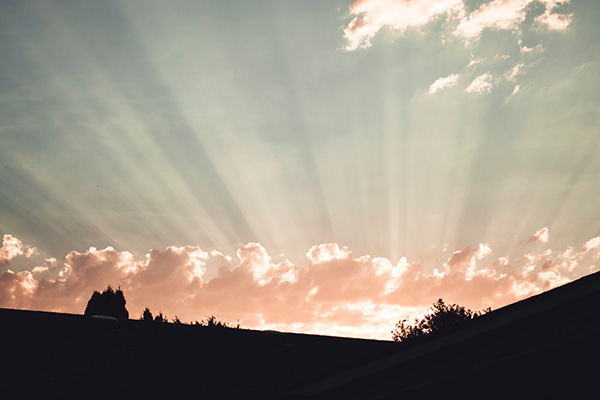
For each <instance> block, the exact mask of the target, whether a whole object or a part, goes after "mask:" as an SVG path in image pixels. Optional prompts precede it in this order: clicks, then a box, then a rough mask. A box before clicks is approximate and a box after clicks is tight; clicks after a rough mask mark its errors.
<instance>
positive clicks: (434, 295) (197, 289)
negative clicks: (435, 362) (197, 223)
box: [0, 228, 600, 339]
mask: <svg viewBox="0 0 600 400" xmlns="http://www.w3.org/2000/svg"><path fill="white" fill-rule="evenodd" d="M533 237H535V238H536V239H535V240H538V241H547V240H548V231H547V229H546V228H543V229H541V230H540V231H538V232H537V233H536V234H535V235H534V236H533ZM11 238H12V239H11ZM7 242H8V243H13V244H14V243H16V241H15V238H13V237H12V236H11V237H10V238H9V239H7ZM21 245H22V244H21ZM11 254H16V253H11ZM492 255H493V251H492V249H491V247H490V246H489V245H487V244H483V243H482V244H479V245H476V246H467V247H465V248H464V249H463V250H459V251H455V252H453V253H452V254H451V255H450V256H449V257H447V259H446V261H444V262H442V263H441V264H440V265H438V267H437V268H435V269H434V270H433V271H427V270H426V269H425V268H424V266H423V265H422V264H420V263H419V262H414V263H409V262H408V261H407V260H406V258H402V259H401V260H400V261H399V262H398V263H396V264H393V263H392V262H391V261H390V260H389V259H387V258H383V257H370V256H368V255H363V256H358V257H356V256H354V255H353V254H352V252H351V251H350V250H349V249H348V248H346V247H340V246H339V245H338V244H337V243H329V244H321V245H316V246H313V247H312V248H311V249H310V250H309V251H308V252H307V258H308V265H307V266H306V267H304V268H300V267H297V266H295V265H293V264H292V263H290V262H289V261H287V260H284V261H281V262H278V263H275V262H273V259H272V257H271V256H269V254H268V253H267V251H266V250H265V249H264V247H263V246H261V245H260V244H258V243H249V244H247V245H245V246H243V247H241V248H240V249H239V250H238V252H237V256H238V261H237V262H234V261H233V260H232V259H231V258H229V257H227V256H225V255H223V254H221V253H219V252H217V251H214V250H213V251H205V250H202V249H200V248H199V247H197V246H184V247H174V246H170V247H167V248H166V249H165V250H154V249H153V250H150V251H149V252H148V253H147V254H146V255H145V256H143V257H140V256H137V255H135V254H132V253H130V252H127V251H117V250H115V249H114V248H112V247H107V248H105V249H102V250H98V249H96V248H93V247H92V248H90V249H89V250H88V251H86V252H83V253H79V252H75V251H73V252H70V253H69V254H67V255H66V257H65V258H64V260H63V261H62V262H58V261H57V260H55V259H47V260H46V262H45V264H44V265H41V266H32V268H31V270H24V271H21V272H14V271H12V270H10V269H8V270H7V271H5V272H3V273H1V274H0V307H10V308H26V309H37V310H48V311H61V312H73V313H81V312H83V310H84V309H85V305H86V303H87V300H88V299H89V297H90V295H91V293H92V292H93V291H94V290H99V289H102V288H104V287H106V286H107V285H109V284H110V285H113V286H120V287H121V288H122V289H123V291H124V293H125V295H126V299H127V307H128V309H129V311H130V315H131V316H132V317H133V318H135V317H136V315H140V314H141V312H142V310H143V309H144V308H145V307H150V309H151V310H153V311H155V312H158V311H162V312H163V313H165V314H167V315H168V316H170V317H174V316H175V315H177V316H178V317H179V318H181V319H182V320H184V321H192V320H195V319H196V320H198V319H202V318H203V317H204V316H205V315H209V314H214V315H217V316H218V317H219V318H220V319H224V320H227V321H230V322H235V321H236V320H239V321H240V323H241V324H242V325H243V326H245V327H248V328H258V329H280V330H284V331H302V332H313V333H323V334H340V335H349V336H361V337H369V338H370V337H378V338H382V339H389V330H390V329H391V327H392V326H393V324H394V323H395V322H396V321H397V320H398V319H400V318H403V317H405V316H408V315H411V316H419V315H422V313H424V312H425V311H426V309H427V307H428V306H429V305H430V304H431V303H432V302H434V301H435V300H436V299H438V298H440V297H442V298H444V299H446V300H447V301H448V302H457V303H460V304H464V305H466V306H468V307H470V308H474V309H481V308H485V307H492V308H497V307H500V306H503V305H505V304H508V303H511V302H514V301H516V300H519V299H521V298H523V297H527V296H531V295H533V294H536V293H539V292H541V291H543V290H547V289H550V288H552V287H555V286H557V285H561V284H564V283H566V282H569V281H570V280H572V279H576V278H578V277H580V276H582V275H586V274H588V273H590V272H594V271H596V270H598V266H597V265H596V264H594V263H590V260H592V261H594V260H597V259H598V255H600V238H597V237H596V238H593V239H590V240H589V241H588V242H586V243H585V244H584V245H583V246H582V250H581V251H575V250H574V249H573V248H571V247H569V248H567V249H566V250H564V251H551V250H545V251H543V252H542V253H540V254H531V253H527V254H524V255H523V256H522V257H517V258H515V259H514V260H511V259H509V257H508V256H500V257H493V256H492ZM209 265H212V266H216V269H217V271H216V275H215V276H214V277H212V278H210V279H209V278H207V268H208V266H209Z"/></svg>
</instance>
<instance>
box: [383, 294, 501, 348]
mask: <svg viewBox="0 0 600 400" xmlns="http://www.w3.org/2000/svg"><path fill="white" fill-rule="evenodd" d="M490 311H491V308H487V309H486V310H483V311H472V310H469V309H467V308H465V307H462V306H459V305H458V304H453V305H451V306H447V305H446V304H445V303H444V300H442V299H439V300H438V301H437V302H436V303H434V304H433V307H432V308H431V310H430V312H429V313H428V314H426V315H425V317H423V319H421V320H420V321H419V320H417V319H415V321H414V322H413V323H409V322H408V320H407V319H403V320H402V321H399V322H398V323H397V324H396V327H395V329H394V330H393V331H392V339H393V340H394V341H395V342H402V341H405V340H408V339H412V338H415V337H419V336H424V335H428V334H430V333H433V332H438V331H447V330H448V329H451V328H453V327H457V326H459V325H461V324H463V323H465V322H466V321H470V320H472V319H474V318H477V317H479V316H481V315H483V314H486V313H488V312H490Z"/></svg>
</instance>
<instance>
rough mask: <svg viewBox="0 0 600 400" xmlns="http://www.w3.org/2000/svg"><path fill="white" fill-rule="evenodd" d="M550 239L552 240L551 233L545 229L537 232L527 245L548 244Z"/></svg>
mask: <svg viewBox="0 0 600 400" xmlns="http://www.w3.org/2000/svg"><path fill="white" fill-rule="evenodd" d="M549 238H550V232H549V231H548V228H546V227H543V228H542V229H540V230H539V231H537V232H536V233H535V234H533V235H532V236H531V237H530V238H529V239H528V240H527V243H534V242H542V243H546V242H548V239H549Z"/></svg>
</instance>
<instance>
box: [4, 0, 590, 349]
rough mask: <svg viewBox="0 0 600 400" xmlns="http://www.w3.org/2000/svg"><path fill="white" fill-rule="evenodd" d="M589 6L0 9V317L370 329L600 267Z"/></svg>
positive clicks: (506, 297)
mask: <svg viewBox="0 0 600 400" xmlns="http://www.w3.org/2000/svg"><path fill="white" fill-rule="evenodd" d="M598 21H600V3H599V2H598V1H597V0H565V1H558V0H412V1H408V0H358V1H350V0H346V1H341V0H332V1H287V0H272V1H262V0H258V1H241V0H240V1H196V0H195V1H191V0H190V1H179V0H175V1H169V2H164V1H149V0H143V1H142V0H140V1H134V0H128V1H77V2H73V1H54V2H53V1H21V2H19V1H14V2H13V1H0V236H1V235H3V242H2V247H1V248H0V307H7V308H22V309H34V310H49V311H60V312H70V313H83V311H84V309H85V306H86V303H87V300H88V299H89V298H90V296H91V294H92V292H93V291H94V290H101V289H104V288H105V287H106V286H107V285H108V284H110V285H112V286H113V287H117V286H120V287H121V288H122V289H123V291H124V294H125V298H126V299H127V308H128V310H129V312H130V316H131V317H132V318H138V317H139V316H140V315H141V313H142V311H143V309H144V307H150V309H151V310H152V311H153V312H155V313H157V312H158V311H162V312H163V313H164V314H166V315H167V316H168V317H169V318H172V317H175V316H176V315H177V316H178V317H180V318H181V319H182V320H183V321H192V320H200V319H202V318H205V316H207V315H210V314H214V315H216V316H217V318H219V319H222V320H226V321H229V322H232V323H235V322H236V321H238V320H239V322H240V324H241V325H242V327H245V328H256V329H277V330H283V331H296V332H309V333H321V334H331V335H343V336H356V337H366V338H381V339H390V338H391V336H390V330H391V329H392V328H393V327H394V324H395V322H397V321H398V320H399V319H403V318H404V317H406V316H408V315H410V316H420V315H422V314H423V313H424V312H425V310H426V308H427V306H429V305H431V304H432V303H433V302H434V301H435V300H437V299H438V298H440V297H443V298H444V300H446V301H447V302H450V303H460V304H462V305H465V306H467V307H470V308H473V309H482V308H486V307H492V308H498V307H501V306H503V305H506V304H509V303H511V302H514V301H516V300H519V299H522V298H524V297H528V296H531V295H533V294H536V293H540V292H541V291H544V290H547V289H549V288H551V287H555V286H557V285H560V284H564V283H566V282H569V281H572V280H573V279H576V278H578V277H581V276H584V275H587V274H590V273H592V272H596V271H598V270H600V237H599V235H600V201H599V197H598V196H599V195H600V190H599V189H600V154H599V149H598V147H599V144H600V34H599V33H600V24H598Z"/></svg>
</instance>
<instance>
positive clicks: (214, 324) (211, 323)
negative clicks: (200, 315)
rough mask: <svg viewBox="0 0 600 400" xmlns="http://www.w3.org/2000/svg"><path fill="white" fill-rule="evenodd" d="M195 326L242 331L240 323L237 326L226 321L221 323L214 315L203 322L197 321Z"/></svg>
mask: <svg viewBox="0 0 600 400" xmlns="http://www.w3.org/2000/svg"><path fill="white" fill-rule="evenodd" d="M194 325H201V326H207V327H209V328H232V329H240V324H239V322H238V324H237V325H230V324H229V323H227V322H225V321H219V320H218V319H217V317H215V316H214V315H211V316H208V317H206V320H202V321H200V322H198V321H195V322H194Z"/></svg>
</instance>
